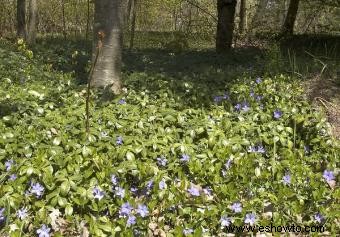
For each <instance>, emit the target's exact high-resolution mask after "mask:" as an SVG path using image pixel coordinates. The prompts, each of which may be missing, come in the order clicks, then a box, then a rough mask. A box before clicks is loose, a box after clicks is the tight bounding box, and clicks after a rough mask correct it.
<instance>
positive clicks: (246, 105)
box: [242, 102, 250, 112]
mask: <svg viewBox="0 0 340 237" xmlns="http://www.w3.org/2000/svg"><path fill="white" fill-rule="evenodd" d="M249 110H250V107H249V103H247V102H243V104H242V111H243V112H248V111H249Z"/></svg>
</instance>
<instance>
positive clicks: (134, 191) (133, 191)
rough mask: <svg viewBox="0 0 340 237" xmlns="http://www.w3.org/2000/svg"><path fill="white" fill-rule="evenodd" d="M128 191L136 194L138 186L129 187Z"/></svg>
mask: <svg viewBox="0 0 340 237" xmlns="http://www.w3.org/2000/svg"><path fill="white" fill-rule="evenodd" d="M130 191H131V192H132V193H133V195H137V193H138V188H136V187H131V188H130Z"/></svg>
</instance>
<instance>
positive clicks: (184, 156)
mask: <svg viewBox="0 0 340 237" xmlns="http://www.w3.org/2000/svg"><path fill="white" fill-rule="evenodd" d="M189 160H190V156H189V155H187V154H182V156H181V159H180V161H183V162H188V161H189Z"/></svg>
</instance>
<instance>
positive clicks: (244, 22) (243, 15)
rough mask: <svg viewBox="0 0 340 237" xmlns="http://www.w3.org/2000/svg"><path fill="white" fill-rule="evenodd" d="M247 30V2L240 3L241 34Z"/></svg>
mask: <svg viewBox="0 0 340 237" xmlns="http://www.w3.org/2000/svg"><path fill="white" fill-rule="evenodd" d="M246 28H247V0H241V1H240V24H239V31H240V34H242V33H243V31H244V30H245V29H246Z"/></svg>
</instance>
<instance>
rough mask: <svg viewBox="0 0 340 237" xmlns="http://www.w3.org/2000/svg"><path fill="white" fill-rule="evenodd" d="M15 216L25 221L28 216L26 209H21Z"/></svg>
mask: <svg viewBox="0 0 340 237" xmlns="http://www.w3.org/2000/svg"><path fill="white" fill-rule="evenodd" d="M17 216H18V217H19V218H20V219H21V220H23V219H25V218H26V217H27V216H28V213H27V208H26V207H25V208H21V209H19V210H18V211H17Z"/></svg>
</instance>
